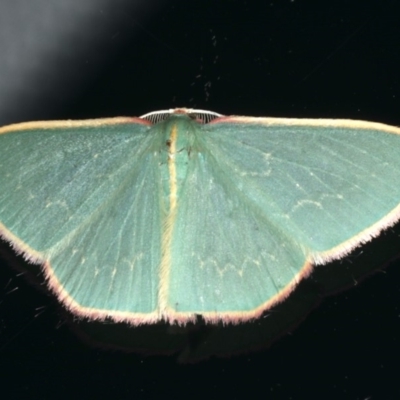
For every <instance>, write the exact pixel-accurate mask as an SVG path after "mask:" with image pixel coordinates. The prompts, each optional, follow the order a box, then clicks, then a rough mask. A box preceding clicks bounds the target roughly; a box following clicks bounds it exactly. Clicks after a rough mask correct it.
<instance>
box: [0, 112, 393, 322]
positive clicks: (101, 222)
mask: <svg viewBox="0 0 400 400" xmlns="http://www.w3.org/2000/svg"><path fill="white" fill-rule="evenodd" d="M399 219H400V129H399V128H396V127H392V126H388V125H384V124H380V123H373V122H365V121H353V120H335V119H286V118H256V117H224V116H221V115H219V114H217V113H213V112H209V111H202V110H191V109H175V110H168V111H160V112H155V113H150V114H146V115H144V116H142V117H140V118H110V119H97V120H87V121H53V122H30V123H21V124H15V125H10V126H6V127H3V128H0V235H1V236H2V237H3V238H4V239H5V240H6V241H8V242H10V243H11V244H12V246H13V247H14V248H15V250H16V251H17V252H21V253H23V255H24V256H25V257H26V258H27V259H28V260H29V261H31V262H33V263H39V264H42V266H43V272H44V275H45V277H46V281H47V283H48V286H49V287H50V289H51V290H52V291H53V292H54V293H55V295H56V296H57V297H58V299H59V301H60V302H62V303H63V304H64V306H65V307H66V308H67V309H69V310H70V311H71V312H72V313H74V314H76V315H78V316H83V317H88V318H90V319H100V320H103V319H106V318H110V319H112V320H114V321H116V322H119V321H125V322H127V323H130V324H132V325H139V324H144V323H156V322H158V321H160V320H164V321H167V322H171V323H174V322H177V323H181V324H185V323H187V322H189V321H194V320H195V318H196V316H197V315H200V316H202V317H203V318H204V319H205V320H206V321H207V322H211V323H216V322H219V321H222V322H233V323H238V322H242V321H246V320H249V319H251V318H255V317H258V316H260V315H261V314H262V313H263V312H264V311H265V310H268V309H269V308H271V307H272V306H273V305H274V304H276V303H277V302H280V301H282V300H283V299H285V298H286V297H287V296H288V295H289V294H290V292H291V291H292V290H293V289H294V288H295V286H296V284H297V283H298V282H299V281H300V280H301V279H303V278H304V277H306V276H307V275H309V274H310V272H311V271H312V268H313V266H315V265H317V264H324V263H326V262H328V261H330V260H333V259H338V258H341V257H343V256H345V255H346V254H347V253H349V252H350V251H351V250H352V249H354V248H355V247H357V246H359V245H360V244H362V243H363V242H366V241H369V240H370V239H372V238H373V237H374V236H377V235H378V234H379V233H380V232H381V231H382V230H383V229H385V228H387V227H389V226H391V225H393V224H394V223H395V222H396V221H398V220H399Z"/></svg>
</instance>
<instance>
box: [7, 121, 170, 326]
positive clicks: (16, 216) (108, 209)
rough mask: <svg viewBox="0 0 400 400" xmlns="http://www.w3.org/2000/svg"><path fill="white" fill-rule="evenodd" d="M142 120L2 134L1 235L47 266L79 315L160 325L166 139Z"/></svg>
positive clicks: (37, 126)
mask: <svg viewBox="0 0 400 400" xmlns="http://www.w3.org/2000/svg"><path fill="white" fill-rule="evenodd" d="M149 129H150V128H149V126H148V125H147V123H146V122H145V121H142V120H139V119H133V118H131V119H129V118H126V119H123V118H120V119H118V118H115V119H106V120H92V121H82V122H79V121H77V122H71V121H64V122H54V123H52V122H45V123H28V124H18V125H11V126H10V127H5V128H3V130H2V131H1V132H0V171H1V174H0V187H1V193H0V221H1V225H0V233H1V234H2V236H4V237H5V238H6V239H7V240H9V241H10V242H11V243H12V245H13V246H14V247H15V248H16V249H17V250H19V251H21V252H23V253H24V255H25V257H26V258H28V259H30V260H31V261H34V262H40V263H42V264H44V272H45V274H46V276H47V279H48V281H49V284H50V286H51V288H52V290H53V291H54V292H56V294H57V295H58V297H59V299H60V300H61V301H62V302H63V303H64V304H65V305H66V306H67V307H68V308H69V309H71V310H72V311H74V312H75V313H77V314H79V315H82V316H88V317H93V318H105V317H107V316H112V317H113V319H114V320H118V319H121V320H130V321H131V322H133V323H141V322H144V321H147V320H148V321H152V320H156V319H157V315H156V308H157V290H158V285H159V282H158V272H157V271H158V268H159V264H160V259H161V219H162V216H161V213H162V207H161V203H160V201H161V200H160V199H161V195H160V190H161V189H160V185H161V183H160V182H161V181H160V176H159V166H158V163H157V162H155V160H154V154H155V151H154V149H156V148H160V144H159V143H158V141H159V140H160V137H159V136H158V135H149Z"/></svg>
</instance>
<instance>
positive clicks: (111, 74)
mask: <svg viewBox="0 0 400 400" xmlns="http://www.w3.org/2000/svg"><path fill="white" fill-rule="evenodd" d="M28 3H29V5H28ZM31 3H32V4H31ZM56 3H57V6H52V7H51V6H50V5H49V4H50V3H49V2H45V1H36V2H26V1H22V0H21V1H11V0H9V1H4V2H2V3H1V5H0V51H1V57H0V123H1V124H7V123H13V122H19V121H26V120H39V119H65V118H71V119H76V118H95V117H109V116H117V115H134V116H135V115H141V114H143V113H146V112H149V111H153V110H157V109H163V108H173V107H182V106H186V107H198V108H204V109H210V110H212V111H216V112H220V113H223V114H239V115H250V116H276V117H278V116H282V117H310V118H312V117H313V118H318V117H319V118H353V119H364V120H371V121H379V122H384V123H387V124H393V125H397V126H399V125H400V119H399V109H400V107H399V106H400V101H399V93H400V90H399V89H400V79H399V75H398V66H399V63H400V51H399V46H398V38H399V34H400V28H399V25H398V9H397V4H396V2H395V1H390V0H385V1H382V0H379V1H378V0H376V1H369V2H365V1H353V2H348V1H344V0H343V1H336V2H321V1H310V2H307V4H306V5H304V4H303V3H304V2H302V1H299V0H295V1H289V0H288V1H279V2H278V1H276V2H274V1H270V2H264V1H260V2H251V1H229V2H222V1H221V2H215V1H208V0H202V1H191V2H178V1H165V2H162V1H161V0H160V1H144V0H143V1H142V2H139V1H136V2H132V1H106V0H103V1H97V2H95V1H87V2H82V1H72V0H70V1H58V2H56ZM398 247H399V248H400V244H399V246H398ZM360 254H361V253H360ZM353 262H354V259H350V260H346V261H343V263H339V264H338V265H336V266H335V267H338V268H340V266H341V265H343V266H345V267H346V268H348V267H349V266H350V267H351V265H352V263H353ZM0 263H1V264H0V367H1V371H2V373H1V375H0V384H1V387H2V398H3V397H4V398H30V399H53V398H72V397H74V398H151V397H152V398H161V396H167V395H169V396H173V397H178V396H179V395H181V396H185V397H192V395H193V394H194V393H195V394H197V396H198V397H200V398H217V397H219V398H232V399H234V398H238V399H241V398H257V397H259V398H274V399H314V398H315V399H360V400H365V399H397V398H398V396H399V389H398V384H397V375H398V374H397V365H398V363H397V361H398V358H399V354H400V338H399V336H400V327H399V315H400V310H399V291H400V284H399V282H400V273H399V269H400V265H399V262H398V261H397V262H393V263H392V264H390V265H389V266H387V267H386V268H385V269H383V267H384V266H385V264H384V263H382V269H383V270H382V271H381V272H377V273H375V274H374V275H372V276H371V277H369V278H368V279H366V280H364V281H362V282H359V283H358V284H357V285H355V286H354V287H352V288H350V289H349V290H346V291H343V292H341V293H339V294H337V295H335V296H331V297H328V298H326V299H325V300H323V301H322V303H321V304H320V305H319V306H318V307H317V308H315V309H314V310H313V311H312V312H311V313H310V314H309V315H308V316H307V317H306V318H305V319H304V321H303V322H302V323H301V324H300V325H299V326H298V327H297V328H296V329H292V330H291V333H290V334H285V335H283V336H282V337H281V338H280V339H278V340H277V341H275V343H274V344H273V345H272V346H271V347H270V348H268V349H266V350H262V351H261V350H260V351H258V352H255V353H250V354H248V355H245V356H238V357H232V358H228V359H211V360H210V361H204V362H202V363H199V364H195V365H188V366H187V365H186V366H185V365H184V366H182V365H178V364H176V361H175V358H174V357H167V356H155V357H143V356H141V355H137V354H123V353H120V352H117V351H103V350H98V349H93V348H91V347H89V346H88V345H86V344H85V343H83V342H81V341H80V340H79V339H78V338H77V337H76V335H74V333H72V332H71V330H70V329H69V328H68V327H67V325H66V324H65V323H64V322H63V321H64V317H63V315H62V314H60V313H59V310H58V308H57V306H56V303H55V301H54V300H53V299H52V297H51V296H48V295H45V294H43V293H42V292H40V291H38V290H37V289H36V288H35V287H32V286H30V285H29V284H28V283H26V281H25V280H24V279H22V277H18V273H17V272H15V270H13V269H12V268H10V262H9V261H7V260H5V259H1V261H0ZM333 279H334V278H333Z"/></svg>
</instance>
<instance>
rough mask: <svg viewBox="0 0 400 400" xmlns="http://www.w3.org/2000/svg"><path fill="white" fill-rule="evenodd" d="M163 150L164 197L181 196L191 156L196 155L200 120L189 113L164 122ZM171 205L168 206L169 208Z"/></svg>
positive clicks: (168, 201) (167, 199)
mask: <svg viewBox="0 0 400 400" xmlns="http://www.w3.org/2000/svg"><path fill="white" fill-rule="evenodd" d="M162 125H163V127H162V129H163V151H162V162H161V164H160V168H161V170H162V171H161V174H162V177H163V189H164V198H165V199H166V203H167V204H170V202H171V198H173V197H176V199H177V198H178V197H179V193H180V189H181V188H182V185H183V184H184V181H185V179H186V177H187V175H188V171H189V169H190V165H191V162H190V160H191V158H193V156H194V145H195V141H196V132H197V131H198V128H199V127H200V126H201V124H200V123H199V122H196V121H195V120H193V119H191V118H190V117H188V116H187V115H177V116H174V117H172V118H170V119H168V120H167V121H165V122H163V123H162ZM169 208H170V206H167V209H169Z"/></svg>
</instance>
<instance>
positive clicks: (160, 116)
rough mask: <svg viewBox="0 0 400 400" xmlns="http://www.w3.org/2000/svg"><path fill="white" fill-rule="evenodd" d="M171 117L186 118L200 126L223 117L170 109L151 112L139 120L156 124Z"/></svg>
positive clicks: (212, 113)
mask: <svg viewBox="0 0 400 400" xmlns="http://www.w3.org/2000/svg"><path fill="white" fill-rule="evenodd" d="M171 115H176V116H179V115H182V116H186V117H189V118H190V119H193V120H195V121H196V122H198V123H201V124H207V123H208V122H210V121H212V120H213V119H216V118H219V117H223V115H221V114H218V113H216V112H213V111H207V110H197V109H193V108H171V109H169V110H161V111H153V112H150V113H147V114H144V115H142V116H140V118H142V119H145V120H147V121H150V122H151V123H152V124H157V123H158V122H162V121H165V120H166V119H168V118H169V117H170V116H171Z"/></svg>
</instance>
